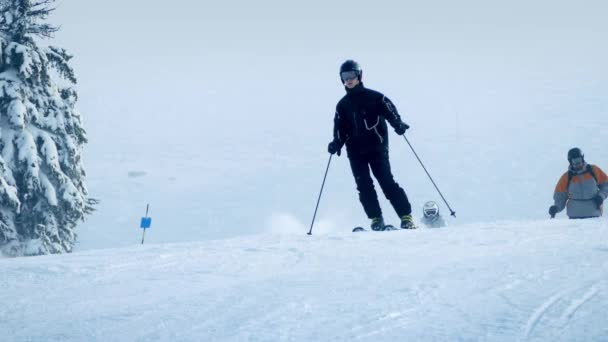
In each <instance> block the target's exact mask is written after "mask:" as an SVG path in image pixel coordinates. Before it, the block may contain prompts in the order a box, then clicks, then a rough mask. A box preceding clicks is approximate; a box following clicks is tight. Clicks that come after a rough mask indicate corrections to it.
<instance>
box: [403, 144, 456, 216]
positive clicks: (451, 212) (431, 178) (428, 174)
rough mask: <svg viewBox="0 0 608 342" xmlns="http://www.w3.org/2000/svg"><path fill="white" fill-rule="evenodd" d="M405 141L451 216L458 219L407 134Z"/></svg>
mask: <svg viewBox="0 0 608 342" xmlns="http://www.w3.org/2000/svg"><path fill="white" fill-rule="evenodd" d="M403 139H405V142H406V143H407V144H408V145H410V148H411V149H412V152H414V155H415V156H416V159H418V162H420V165H421V166H422V168H423V169H424V172H426V175H427V176H429V179H430V180H431V182H432V183H433V185H434V186H435V189H437V192H438V193H439V196H441V199H442V200H443V202H444V203H445V205H446V206H447V207H448V209H450V215H452V216H454V217H456V212H455V211H454V210H452V208H450V205H449V204H448V201H446V200H445V197H443V194H442V193H441V191H440V190H439V188H438V187H437V184H435V181H434V180H433V177H431V174H430V173H429V172H428V171H427V169H426V167H424V164H423V163H422V160H420V157H418V153H416V151H415V150H414V147H413V146H412V144H410V141H409V140H407V137H406V136H405V134H404V135H403Z"/></svg>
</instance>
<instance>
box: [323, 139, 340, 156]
mask: <svg viewBox="0 0 608 342" xmlns="http://www.w3.org/2000/svg"><path fill="white" fill-rule="evenodd" d="M341 149H342V144H340V142H339V141H337V140H333V141H332V142H330V143H329V145H327V152H329V153H331V154H334V153H337V154H338V157H339V156H340V153H341V152H340V150H341Z"/></svg>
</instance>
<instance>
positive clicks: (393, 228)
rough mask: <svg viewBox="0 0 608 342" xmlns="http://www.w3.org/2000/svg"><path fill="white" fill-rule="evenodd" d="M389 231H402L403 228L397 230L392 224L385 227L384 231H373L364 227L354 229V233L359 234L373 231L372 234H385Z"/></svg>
mask: <svg viewBox="0 0 608 342" xmlns="http://www.w3.org/2000/svg"><path fill="white" fill-rule="evenodd" d="M388 230H401V228H395V226H393V225H391V224H387V225H386V226H384V229H383V230H371V229H366V228H363V227H355V228H353V233H357V232H367V231H372V232H376V231H377V232H385V231H388Z"/></svg>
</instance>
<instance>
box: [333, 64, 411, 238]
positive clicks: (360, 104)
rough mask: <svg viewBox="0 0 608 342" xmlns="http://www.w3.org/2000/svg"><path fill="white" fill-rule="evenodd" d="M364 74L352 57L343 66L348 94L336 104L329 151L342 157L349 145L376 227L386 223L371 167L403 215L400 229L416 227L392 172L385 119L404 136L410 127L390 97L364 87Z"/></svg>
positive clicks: (359, 185)
mask: <svg viewBox="0 0 608 342" xmlns="http://www.w3.org/2000/svg"><path fill="white" fill-rule="evenodd" d="M362 74H363V72H362V70H361V67H360V66H359V64H358V63H357V62H355V61H353V60H347V61H346V62H344V63H343V64H342V65H341V67H340V80H341V81H342V84H344V86H345V89H346V95H345V96H344V97H343V98H342V99H341V100H340V101H339V102H338V104H337V106H336V113H335V116H334V139H333V140H332V142H330V143H329V146H328V147H327V150H328V152H329V153H331V154H335V153H337V154H338V156H339V155H340V150H341V149H342V146H344V145H346V152H347V154H348V159H349V161H350V166H351V170H352V172H353V176H354V177H355V182H356V184H357V190H358V191H359V200H360V201H361V204H362V205H363V209H364V210H365V213H366V214H367V217H369V218H370V219H371V221H372V222H371V228H372V229H373V230H384V227H385V224H384V219H383V217H382V210H381V209H380V203H379V202H378V195H377V194H376V190H375V189H374V183H373V180H372V177H371V175H370V169H371V172H372V173H373V174H374V176H375V177H376V180H377V181H378V184H379V185H380V188H381V189H382V192H384V195H385V196H386V198H387V199H388V200H389V201H390V203H391V204H392V206H393V208H394V209H395V211H396V212H397V215H399V218H401V228H404V229H414V228H416V226H415V225H414V222H413V220H412V215H411V214H412V207H411V205H410V202H409V200H408V198H407V195H406V194H405V191H404V190H403V188H401V187H400V186H399V184H397V182H395V179H394V178H393V174H392V173H391V166H390V163H389V157H388V128H387V125H386V121H388V122H389V124H390V125H391V126H392V127H393V129H394V130H395V133H397V134H398V135H403V134H404V133H405V131H406V130H407V129H408V128H409V127H410V126H408V125H407V124H406V123H404V122H403V121H401V117H400V116H399V113H398V112H397V109H396V108H395V105H394V104H393V103H392V102H391V100H389V99H388V98H387V97H386V96H384V95H383V94H381V93H379V92H377V91H375V90H371V89H368V88H365V87H364V86H363V82H361V79H362Z"/></svg>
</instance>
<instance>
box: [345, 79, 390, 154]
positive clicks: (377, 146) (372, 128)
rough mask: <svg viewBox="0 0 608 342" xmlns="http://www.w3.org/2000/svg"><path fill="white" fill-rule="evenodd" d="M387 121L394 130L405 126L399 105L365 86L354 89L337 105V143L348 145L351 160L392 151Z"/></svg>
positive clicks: (361, 85)
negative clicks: (389, 146) (389, 149)
mask: <svg viewBox="0 0 608 342" xmlns="http://www.w3.org/2000/svg"><path fill="white" fill-rule="evenodd" d="M386 121H388V122H389V123H390V124H391V126H392V127H393V128H397V127H398V125H399V124H400V123H401V117H400V116H399V113H398V112H397V108H395V105H393V103H392V102H391V100H389V99H388V98H387V97H386V96H384V95H383V94H382V93H380V92H377V91H375V90H372V89H367V88H365V87H364V86H363V83H360V84H358V85H357V86H356V87H354V88H353V89H348V88H346V95H345V96H344V97H343V98H342V99H341V100H340V101H339V102H338V104H337V105H336V115H335V116H334V140H335V141H338V142H339V143H340V146H342V145H344V144H346V151H347V152H348V156H349V157H354V156H357V155H363V154H368V153H374V152H383V151H387V150H388V131H387V125H386Z"/></svg>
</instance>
